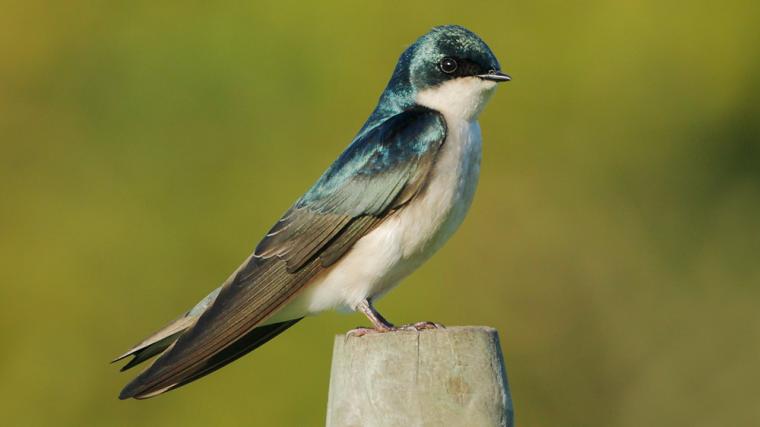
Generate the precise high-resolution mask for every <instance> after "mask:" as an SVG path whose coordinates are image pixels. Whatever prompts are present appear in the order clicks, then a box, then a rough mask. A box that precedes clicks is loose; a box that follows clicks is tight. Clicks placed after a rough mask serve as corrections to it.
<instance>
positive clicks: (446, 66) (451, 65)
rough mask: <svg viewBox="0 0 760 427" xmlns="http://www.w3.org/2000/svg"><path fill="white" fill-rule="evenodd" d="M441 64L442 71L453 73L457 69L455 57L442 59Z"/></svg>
mask: <svg viewBox="0 0 760 427" xmlns="http://www.w3.org/2000/svg"><path fill="white" fill-rule="evenodd" d="M439 65H440V67H441V71H443V72H444V73H446V74H451V73H453V72H454V71H456V70H457V61H455V60H454V58H449V57H448V56H447V57H445V58H443V59H441V63H440V64H439Z"/></svg>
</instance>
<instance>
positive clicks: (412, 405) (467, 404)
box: [327, 326, 513, 427]
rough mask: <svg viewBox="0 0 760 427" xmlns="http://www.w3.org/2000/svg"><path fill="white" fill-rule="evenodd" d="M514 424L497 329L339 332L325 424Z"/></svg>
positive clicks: (380, 426)
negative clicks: (361, 335)
mask: <svg viewBox="0 0 760 427" xmlns="http://www.w3.org/2000/svg"><path fill="white" fill-rule="evenodd" d="M444 425H445V426H483V427H489V426H507V427H511V426H512V425H513V409H512V398H511V395H510V392H509V384H508V381H507V374H506V370H505V369H504V359H503V356H502V353H501V347H500V345H499V336H498V333H497V332H496V330H495V329H493V328H489V327H483V326H464V327H450V328H446V329H436V330H425V331H420V332H413V331H410V332H407V331H400V332H390V333H383V334H370V335H365V336H363V337H354V336H351V337H348V336H345V335H338V336H337V337H336V338H335V346H334V350H333V361H332V371H331V373H330V392H329V396H328V404H327V426H328V427H349V426H350V427H354V426H356V427H359V426H361V427H383V426H444Z"/></svg>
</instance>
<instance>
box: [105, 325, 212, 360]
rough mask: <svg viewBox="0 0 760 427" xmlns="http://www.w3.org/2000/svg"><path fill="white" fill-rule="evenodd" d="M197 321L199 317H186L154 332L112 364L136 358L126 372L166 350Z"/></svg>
mask: <svg viewBox="0 0 760 427" xmlns="http://www.w3.org/2000/svg"><path fill="white" fill-rule="evenodd" d="M196 320H198V317H197V316H190V315H184V316H182V317H179V318H177V319H175V320H173V321H172V322H170V323H169V324H168V325H166V326H164V327H163V328H161V329H159V330H158V331H156V332H154V333H153V334H152V335H151V336H149V337H148V338H145V339H144V340H142V341H140V342H139V343H137V344H135V345H134V346H132V348H130V349H129V350H127V351H126V352H125V353H124V354H122V355H120V356H118V357H117V358H115V359H113V360H112V361H111V363H114V362H118V361H119V360H122V359H124V358H126V357H128V356H134V358H133V359H132V360H130V361H129V363H127V364H126V365H124V366H123V367H122V368H121V370H122V371H126V370H127V369H129V368H131V367H133V366H136V365H139V364H140V363H142V362H144V361H146V360H148V359H150V358H151V357H153V356H155V355H157V354H159V353H161V352H163V351H164V350H166V349H167V348H168V347H169V346H170V345H172V344H173V343H174V341H176V340H177V338H179V336H180V335H182V332H184V331H185V330H186V329H187V328H189V327H190V326H192V325H193V324H194V323H195V321H196Z"/></svg>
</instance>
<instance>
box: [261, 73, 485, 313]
mask: <svg viewBox="0 0 760 427" xmlns="http://www.w3.org/2000/svg"><path fill="white" fill-rule="evenodd" d="M494 86H495V83H493V82H487V81H483V80H480V79H477V78H465V79H457V80H454V81H451V82H448V83H446V84H444V85H441V86H439V87H437V88H436V89H433V90H430V91H423V92H421V93H419V94H418V96H417V102H418V103H419V104H421V105H424V106H427V107H429V108H432V109H435V110H437V111H439V112H441V113H442V114H443V116H444V118H445V120H446V125H447V137H446V141H445V142H444V144H443V146H442V147H441V151H440V152H439V154H438V157H437V158H436V163H435V165H434V167H433V170H432V171H431V177H430V179H429V181H428V185H427V187H426V188H425V190H424V191H423V192H422V193H420V194H419V195H417V196H416V197H415V198H414V199H413V200H412V201H411V202H410V203H409V204H408V205H407V206H405V207H404V208H403V209H401V210H399V211H398V213H396V214H394V215H393V216H391V217H389V218H388V219H386V220H385V221H384V222H383V223H382V224H381V225H379V226H378V227H377V228H375V229H374V230H373V231H371V232H370V233H369V234H367V235H366V236H364V237H363V238H361V239H360V240H358V241H357V242H356V244H355V245H354V247H353V248H352V249H351V250H350V251H349V252H348V253H347V254H346V255H345V256H344V257H343V258H342V259H341V260H340V261H339V262H338V263H337V264H336V265H334V266H333V267H332V268H331V269H330V270H328V271H326V272H325V273H324V274H323V275H322V276H320V277H318V278H317V279H315V280H314V282H312V283H310V284H309V285H307V288H306V289H304V290H303V291H302V292H301V293H300V294H299V295H298V297H296V298H295V299H294V300H293V301H292V302H291V303H289V304H288V306H287V307H285V308H283V310H282V311H281V312H279V313H277V314H276V315H275V316H274V317H272V318H270V319H269V320H268V321H267V323H274V322H277V321H282V320H286V319H292V318H296V317H302V316H304V315H308V314H315V313H318V312H321V311H324V310H329V309H334V308H338V309H353V308H354V307H355V306H356V305H357V304H358V303H359V302H361V301H362V300H363V299H365V298H375V299H376V298H378V297H379V296H381V295H382V294H384V293H385V292H387V291H388V290H390V289H391V288H392V287H393V286H395V285H396V284H398V282H399V281H400V280H401V279H403V278H404V277H405V276H407V275H408V274H410V273H411V272H412V271H414V270H415V269H416V268H417V267H419V266H420V265H421V264H422V263H424V262H425V261H426V260H427V259H428V258H430V256H432V255H433V254H434V253H435V252H436V251H437V250H438V249H440V247H441V246H442V245H443V244H444V243H445V242H446V241H447V240H448V239H449V237H451V235H452V234H453V233H454V231H456V229H457V228H458V227H459V225H460V224H461V223H462V220H463V219H464V217H465V214H466V213H467V210H468V208H469V207H470V204H471V202H472V198H473V195H474V194H475V188H476V186H477V183H478V176H479V173H480V159H481V147H482V143H481V135H480V126H479V124H478V122H477V116H478V114H479V113H480V111H481V109H482V107H483V104H485V102H486V101H487V99H488V98H489V97H490V94H491V92H492V91H493V88H494Z"/></svg>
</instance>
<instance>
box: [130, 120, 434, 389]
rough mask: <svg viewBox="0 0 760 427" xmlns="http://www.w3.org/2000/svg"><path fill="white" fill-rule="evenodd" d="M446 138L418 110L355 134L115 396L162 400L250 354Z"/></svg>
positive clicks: (419, 179) (386, 210) (416, 184)
mask: <svg viewBox="0 0 760 427" xmlns="http://www.w3.org/2000/svg"><path fill="white" fill-rule="evenodd" d="M445 137H446V124H445V121H444V119H443V117H442V116H441V115H440V113H438V112H436V111H434V110H430V109H427V108H423V107H417V108H414V109H411V110H408V111H405V112H403V113H400V114H398V115H396V116H393V117H391V118H389V119H387V120H385V121H384V122H383V123H381V124H380V125H378V126H376V127H374V128H372V129H370V130H368V131H366V132H364V133H363V134H362V135H360V136H359V137H358V138H357V139H356V140H354V142H353V143H352V144H351V145H350V146H349V148H348V149H346V151H345V152H344V153H343V154H342V155H341V156H340V157H339V158H338V159H337V160H336V161H335V162H334V163H333V164H332V165H331V166H330V168H329V169H328V170H327V172H325V174H324V175H323V176H322V177H321V178H320V179H319V180H318V181H317V183H316V184H315V185H314V186H313V187H312V188H311V189H310V190H309V191H308V192H307V193H306V194H305V195H304V196H303V197H302V198H301V199H300V200H298V201H297V202H296V203H295V205H294V206H293V207H291V208H290V209H289V210H288V211H287V212H286V213H285V215H284V216H283V217H282V219H280V221H278V222H277V223H276V224H275V225H274V227H272V229H271V230H270V231H269V233H268V234H267V235H266V237H265V238H264V239H263V240H262V241H261V242H260V243H259V245H258V246H257V247H256V251H255V252H254V254H253V255H252V256H251V257H250V258H249V259H248V260H246V262H245V263H244V264H243V265H242V266H241V267H240V268H239V269H238V270H237V271H236V272H235V273H234V274H233V276H232V277H231V278H230V280H229V281H228V282H227V283H226V284H225V285H224V286H223V287H222V290H221V292H220V293H219V295H218V297H217V298H216V300H215V301H214V303H213V304H212V305H211V306H210V307H209V308H208V309H207V310H206V311H205V312H204V313H203V314H202V315H201V316H200V318H199V319H198V321H197V322H196V323H195V324H194V325H193V326H192V327H190V328H189V329H188V330H187V331H186V332H185V333H183V334H182V335H180V337H179V338H178V339H177V341H176V342H175V343H174V344H173V345H172V346H171V347H170V348H169V349H168V350H167V351H166V352H165V353H164V354H162V355H161V356H160V357H159V358H158V359H157V360H156V361H155V363H153V365H152V366H150V367H149V368H148V369H146V370H145V371H144V372H142V373H141V374H140V375H139V376H138V377H137V378H135V379H134V380H133V381H132V382H130V383H129V384H127V386H126V387H125V388H124V390H123V391H122V393H121V396H120V397H121V398H122V399H124V398H129V397H136V398H141V397H150V396H153V395H156V394H159V393H161V392H163V391H166V390H169V389H172V388H175V387H178V386H180V385H183V384H186V383H187V382H189V381H192V380H193V379H195V378H198V377H199V376H202V375H205V374H207V373H209V372H211V371H213V370H215V369H218V368H219V367H221V366H223V365H224V364H226V363H228V362H230V361H231V360H234V359H235V358H237V357H239V356H241V355H242V354H245V352H247V351H250V349H251V348H248V347H249V346H248V345H246V344H245V343H238V341H240V340H244V339H245V337H246V336H250V334H251V333H253V332H254V331H257V330H259V329H261V328H263V327H264V326H260V324H261V322H262V321H263V320H265V319H266V318H267V317H268V316H270V315H271V314H272V313H274V312H275V311H276V310H277V309H278V308H280V307H281V306H282V305H283V304H284V303H286V302H287V301H288V300H289V299H290V298H292V297H293V296H294V295H295V294H296V293H297V292H298V291H299V290H300V289H301V288H302V287H303V286H304V285H305V284H307V283H309V281H310V280H311V279H312V278H313V277H314V276H315V275H316V274H317V273H319V272H320V271H322V270H324V269H325V268H327V267H329V266H330V265H331V264H333V263H334V262H335V261H337V260H338V259H339V258H340V257H341V256H342V255H343V254H345V253H346V251H348V250H349V249H350V248H351V246H352V245H353V244H354V243H355V242H356V241H357V240H358V239H360V238H361V237H362V236H364V235H366V234H367V233H368V232H369V231H370V230H372V228H374V227H375V226H376V225H377V224H378V223H380V222H381V221H383V219H384V218H386V217H388V215H391V214H392V213H393V212H394V211H395V210H397V209H399V208H401V207H402V206H404V205H405V204H406V203H408V202H409V201H410V200H411V199H412V198H413V197H414V196H415V195H416V194H417V193H418V192H419V191H420V190H421V189H422V188H423V187H424V185H425V183H426V181H427V177H428V175H429V172H430V170H431V169H432V165H433V163H434V161H435V158H436V155H437V153H438V151H439V148H440V147H441V145H442V144H443V141H444V140H445ZM287 326H289V325H287ZM282 330H284V329H282ZM277 333H279V331H277ZM255 335H256V334H255ZM267 335H269V334H267ZM272 336H273V335H272ZM229 348H235V349H237V350H236V351H232V352H227V351H225V350H227V349H229ZM240 349H244V350H245V352H243V353H241V350H240ZM226 353H229V354H231V355H232V356H234V357H225V356H224V355H225V354H226Z"/></svg>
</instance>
